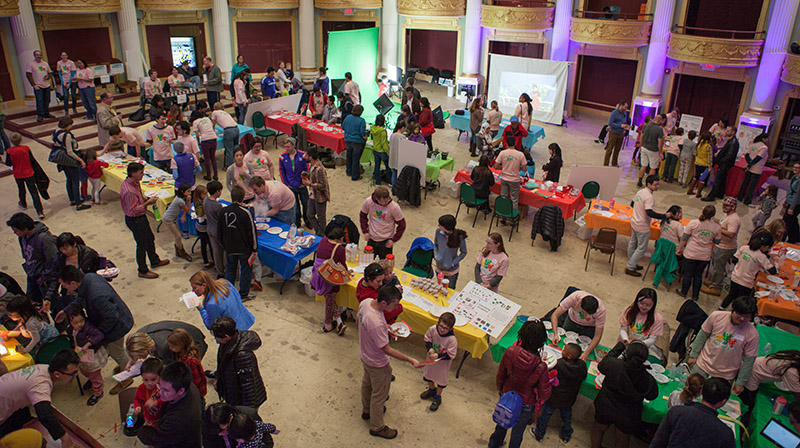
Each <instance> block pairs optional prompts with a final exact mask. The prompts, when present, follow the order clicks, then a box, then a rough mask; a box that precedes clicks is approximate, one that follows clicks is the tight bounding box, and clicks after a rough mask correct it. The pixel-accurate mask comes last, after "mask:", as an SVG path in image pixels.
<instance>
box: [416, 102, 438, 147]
mask: <svg viewBox="0 0 800 448" xmlns="http://www.w3.org/2000/svg"><path fill="white" fill-rule="evenodd" d="M419 103H420V105H422V109H421V110H420V111H419V125H420V126H421V127H422V136H423V137H425V142H427V143H428V149H429V150H431V151H433V140H432V138H431V137H432V136H433V133H434V132H436V129H434V127H433V112H431V102H430V101H428V98H426V97H422V99H421V100H419Z"/></svg>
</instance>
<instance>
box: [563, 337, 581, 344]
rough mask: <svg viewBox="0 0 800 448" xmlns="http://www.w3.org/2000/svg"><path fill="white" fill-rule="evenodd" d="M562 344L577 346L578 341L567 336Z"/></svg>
mask: <svg viewBox="0 0 800 448" xmlns="http://www.w3.org/2000/svg"><path fill="white" fill-rule="evenodd" d="M564 343H565V344H577V343H578V340H577V339H575V338H571V337H569V336H567V337H566V338H564Z"/></svg>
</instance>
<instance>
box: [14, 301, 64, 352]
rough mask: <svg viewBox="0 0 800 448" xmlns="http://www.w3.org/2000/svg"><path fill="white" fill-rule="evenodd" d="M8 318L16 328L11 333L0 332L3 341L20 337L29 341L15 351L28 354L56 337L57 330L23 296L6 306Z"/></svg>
mask: <svg viewBox="0 0 800 448" xmlns="http://www.w3.org/2000/svg"><path fill="white" fill-rule="evenodd" d="M6 313H7V314H8V317H9V318H10V319H11V320H13V321H15V322H16V323H17V328H16V329H15V330H12V331H0V336H2V337H3V339H8V338H15V337H17V336H22V337H25V338H28V339H30V340H31V341H30V342H29V343H28V345H26V346H25V347H17V351H21V352H24V353H30V352H31V351H32V350H33V349H35V348H37V347H41V346H42V345H44V343H45V342H47V341H49V340H50V339H53V338H54V337H56V336H58V330H56V328H55V327H54V326H52V325H50V323H48V319H47V317H45V316H43V315H42V314H40V313H39V311H37V310H36V308H34V306H33V302H31V301H30V300H28V298H27V297H25V296H16V297H14V298H13V299H11V301H9V302H8V305H6Z"/></svg>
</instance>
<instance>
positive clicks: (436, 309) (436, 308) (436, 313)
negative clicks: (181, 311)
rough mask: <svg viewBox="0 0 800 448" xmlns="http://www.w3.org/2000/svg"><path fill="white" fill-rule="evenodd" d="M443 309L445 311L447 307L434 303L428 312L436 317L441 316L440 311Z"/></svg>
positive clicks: (442, 311)
mask: <svg viewBox="0 0 800 448" xmlns="http://www.w3.org/2000/svg"><path fill="white" fill-rule="evenodd" d="M445 311H447V308H444V307H441V306H439V305H434V306H432V307H431V311H430V313H431V314H433V315H434V316H436V317H439V316H441V315H442V313H444V312H445Z"/></svg>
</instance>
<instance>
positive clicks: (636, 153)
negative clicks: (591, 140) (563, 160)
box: [595, 115, 653, 166]
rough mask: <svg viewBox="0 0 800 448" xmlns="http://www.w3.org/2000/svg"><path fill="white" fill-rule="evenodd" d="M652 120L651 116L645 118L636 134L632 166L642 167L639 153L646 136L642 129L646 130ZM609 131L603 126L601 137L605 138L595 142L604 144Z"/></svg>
mask: <svg viewBox="0 0 800 448" xmlns="http://www.w3.org/2000/svg"><path fill="white" fill-rule="evenodd" d="M652 119H653V118H652V117H650V116H649V115H648V116H646V117H644V123H642V124H640V125H639V127H637V128H636V134H637V135H636V141H635V142H634V143H633V155H632V156H631V166H641V163H639V156H640V154H639V152H640V151H641V149H642V136H643V135H644V134H643V133H642V129H644V126H645V125H646V124H647V123H650V121H652ZM607 129H608V125H606V126H603V130H602V131H600V135H601V136H603V138H602V139H597V140H595V142H597V143H604V142H603V140H605V135H606V133H607V132H608V131H607Z"/></svg>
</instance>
